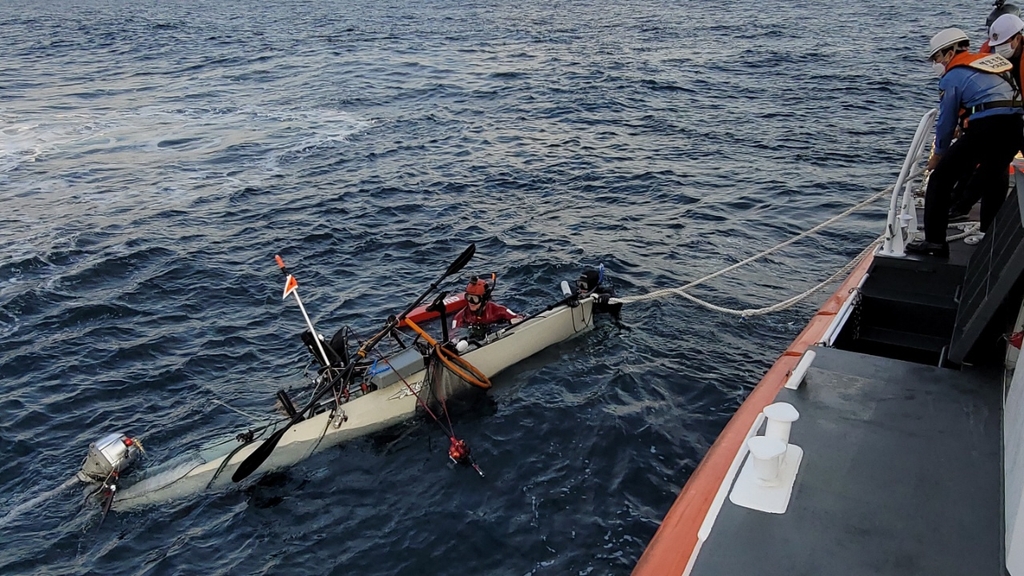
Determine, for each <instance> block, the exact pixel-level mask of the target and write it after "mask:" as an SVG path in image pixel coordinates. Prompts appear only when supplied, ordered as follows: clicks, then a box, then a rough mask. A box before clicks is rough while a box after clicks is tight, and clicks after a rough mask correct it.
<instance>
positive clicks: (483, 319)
mask: <svg viewBox="0 0 1024 576" xmlns="http://www.w3.org/2000/svg"><path fill="white" fill-rule="evenodd" d="M493 289H494V287H493V286H491V285H489V284H488V283H487V282H485V281H483V280H481V279H480V278H477V277H476V276H473V277H472V278H470V280H469V284H468V285H467V286H466V307H465V308H463V309H462V310H459V313H458V314H456V315H455V318H454V319H453V320H452V328H459V327H462V326H469V327H473V328H486V327H489V326H491V325H493V324H497V323H506V322H511V323H515V322H518V321H520V320H522V316H520V315H518V314H516V313H515V312H513V311H511V310H509V309H508V308H506V307H504V306H502V305H501V304H496V303H494V302H492V301H491V291H492V290H493Z"/></svg>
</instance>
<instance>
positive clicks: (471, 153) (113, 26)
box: [0, 0, 989, 575]
mask: <svg viewBox="0 0 1024 576" xmlns="http://www.w3.org/2000/svg"><path fill="white" fill-rule="evenodd" d="M988 9H989V6H988V5H987V4H985V3H981V2H966V0H958V1H956V2H953V3H951V4H948V6H947V7H946V8H941V9H940V8H939V7H937V6H936V5H934V4H933V3H925V2H921V1H919V0H912V1H909V2H900V3H896V5H894V6H878V5H873V4H865V3H857V2H852V3H836V4H832V5H822V4H821V3H817V2H792V1H780V0H766V1H765V2H759V3H749V4H738V3H721V2H709V1H703V0H691V1H683V2H666V1H653V0H652V1H632V0H627V1H615V2H613V1H608V0H597V1H595V2H590V3H570V2H560V1H558V0H555V1H544V2H537V1H533V0H526V1H523V2H515V3H505V2H492V1H490V0H479V1H467V2H458V3H445V2H433V1H427V2H394V1H391V2H365V1H362V0H353V1H349V2H332V1H327V0H313V1H308V2H296V1H283V2H247V1H240V0H218V1H217V2H211V1H206V0H201V1H196V2H184V1H168V2H150V1H144V2H131V3H128V2H117V1H109V2H105V1H101V0H82V1H78V2H71V1H62V0H54V1H46V2H42V1H7V2H3V3H0V39H2V40H0V58H2V60H0V61H2V62H3V64H2V66H0V201H2V203H0V246H3V249H2V250H0V416H2V418H0V518H2V519H3V520H0V542H2V546H0V573H3V574H99V573H102V574H282V573H289V574H324V573H332V574H389V575H390V574H408V575H412V574H502V575H504V574H508V575H522V574H558V575H562V574H579V575H586V574H627V573H628V572H629V571H630V569H631V567H632V566H633V564H634V563H635V562H636V560H637V558H638V557H639V556H640V554H641V553H642V551H643V549H644V547H645V545H646V543H647V542H648V540H649V539H650V537H651V536H652V535H653V534H654V531H655V529H656V528H657V525H658V522H659V521H660V519H661V517H662V516H663V514H664V513H665V511H666V510H667V509H668V507H669V506H670V504H671V503H672V501H673V500H674V498H675V495H676V493H677V491H678V489H679V488H680V487H681V486H682V484H683V483H684V482H685V481H686V479H687V477H688V475H689V474H690V473H691V472H692V470H693V468H694V467H695V466H696V464H697V462H698V461H699V459H700V457H701V455H702V454H703V453H704V452H705V451H706V450H707V448H708V446H709V445H710V444H711V442H713V441H714V438H715V436H716V434H717V433H718V431H719V430H720V429H721V428H722V427H723V426H724V425H725V423H726V421H727V420H728V418H729V416H730V415H731V413H732V412H733V411H734V410H735V408H736V406H737V405H738V403H739V402H740V401H741V399H742V398H743V397H744V396H745V395H746V393H747V392H748V391H749V390H750V389H751V387H752V386H753V385H754V384H755V383H756V382H757V381H758V380H759V379H760V377H761V375H762V373H763V372H764V371H765V369H767V367H768V366H769V365H770V364H771V362H772V361H773V360H774V358H775V357H776V356H777V355H778V354H779V353H780V352H781V351H782V349H783V348H784V347H785V346H786V344H787V343H788V342H789V341H790V340H791V339H792V338H793V337H794V336H795V335H796V334H797V333H798V332H799V331H800V329H801V328H802V327H803V325H804V323H805V322H806V320H807V319H808V318H809V316H810V315H811V314H812V313H813V311H814V309H816V308H817V306H818V305H819V304H820V303H821V301H822V300H824V298H825V297H826V296H827V294H820V295H818V296H817V297H815V298H812V299H811V300H810V301H808V302H806V303H803V304H801V305H799V306H797V307H795V308H793V309H791V310H789V311H786V312H782V313H779V314H776V315H772V316H767V317H759V318H754V319H748V320H739V319H737V318H734V317H731V316H725V315H722V314H719V313H715V312H709V311H707V310H704V309H702V308H698V307H696V306H694V305H692V304H690V303H688V302H686V301H684V300H682V299H679V298H675V299H662V300H654V301H649V302H644V303H636V304H631V305H629V306H627V307H626V308H625V309H624V317H623V319H624V321H625V323H626V324H628V325H630V326H631V327H632V328H633V329H632V330H622V329H618V328H615V327H614V326H612V325H610V324H608V323H605V324H604V325H602V326H600V327H599V328H598V329H597V330H595V331H594V332H592V333H589V334H587V335H584V336H582V337H580V338H577V339H575V340H572V341H569V342H567V343H564V344H562V345H560V346H557V347H555V348H553V349H550V350H548V351H546V352H544V353H542V354H540V355H539V356H537V357H535V358H532V359H530V360H528V361H526V362H524V363H522V364H520V365H517V366H516V367H514V368H512V369H510V370H508V371H506V372H505V373H503V374H501V375H500V376H498V377H497V378H496V379H495V388H494V389H493V390H492V392H491V394H490V397H491V399H492V400H493V403H492V405H491V406H490V407H489V408H487V409H482V410H476V411H471V412H469V413H467V414H464V415H462V416H460V417H459V418H457V421H456V423H455V427H456V431H457V432H458V433H459V434H460V435H461V436H462V437H463V438H465V439H466V440H467V441H468V442H469V443H470V445H471V446H472V447H473V449H474V454H475V455H476V457H477V460H478V462H479V463H480V465H481V466H482V467H483V469H484V470H485V471H486V472H487V477H486V478H485V479H480V478H478V477H476V476H475V475H474V474H473V473H472V472H471V471H469V470H466V469H450V468H449V467H448V466H446V455H445V452H444V442H443V441H444V439H443V437H441V436H440V434H439V433H438V432H437V431H436V429H435V428H433V427H431V426H430V425H429V424H428V423H419V424H416V425H413V426H410V427H406V428H404V429H402V430H400V431H397V432H396V434H392V435H391V438H390V439H389V438H374V439H364V440H359V441H355V442H352V443H350V444H348V445H345V446H343V447H341V448H336V449H331V450H329V451H327V452H326V453H323V454H320V455H317V456H315V457H313V458H312V459H310V460H308V461H306V462H305V463H303V464H301V465H299V466H297V467H295V468H293V469H291V470H288V471H287V472H285V473H283V474H277V475H274V476H272V477H270V478H266V479H264V480H262V481H259V482H255V483H250V484H248V485H246V486H244V487H243V488H241V489H234V490H229V491H222V492H212V493H203V494H198V495H196V496H194V497H190V498H186V499H183V500H179V501H174V502H172V503H170V504H167V505H161V506H153V507H148V508H144V509H141V510H137V511H132V512H125V513H116V512H115V513H112V514H111V516H110V517H108V518H107V519H106V521H105V522H104V523H103V524H102V525H100V526H98V527H97V524H98V521H99V514H98V511H97V510H95V509H94V508H93V507H89V506H87V507H85V508H84V509H83V508H82V506H81V502H82V490H81V488H79V487H76V488H71V489H67V490H63V491H58V492H57V493H56V494H54V495H52V496H47V497H44V498H38V501H37V503H36V504H35V505H32V506H26V503H28V502H30V501H31V500H32V499H33V498H36V497H39V496H41V495H44V494H45V493H46V492H47V491H51V490H54V489H56V488H57V487H59V486H61V485H62V484H63V483H64V482H65V481H66V480H67V479H69V478H70V477H71V476H72V475H73V474H74V473H75V471H76V470H77V469H78V466H79V464H80V462H81V459H82V457H83V456H84V455H85V451H86V449H87V446H88V444H89V442H91V441H93V440H96V439H97V438H98V437H99V436H101V435H103V434H104V433H106V432H109V431H113V430H124V431H126V432H128V433H130V434H132V435H135V436H140V437H141V438H143V440H144V442H145V445H146V447H147V449H148V462H149V463H151V464H152V463H159V462H161V461H166V460H168V459H170V458H172V457H174V456H176V455H179V454H182V453H184V452H186V451H187V450H188V449H190V448H191V447H194V446H196V445H198V444H200V443H202V442H203V441H205V440H206V439H209V438H216V437H218V436H223V435H231V434H234V433H235V432H237V431H239V430H243V429H245V428H246V427H247V426H248V425H250V424H251V421H250V420H249V419H247V418H246V417H244V416H241V415H240V414H239V413H238V412H235V411H231V410H228V409H227V408H225V407H224V406H223V404H221V403H220V402H224V403H227V404H229V405H231V406H233V407H235V408H237V409H238V410H241V411H244V412H247V413H250V414H253V415H256V416H260V417H265V416H268V415H270V414H271V408H270V407H271V404H272V402H273V394H274V392H275V391H276V390H277V389H279V388H287V387H297V386H301V385H302V383H303V380H302V368H303V366H304V362H305V356H304V352H303V350H302V348H301V344H300V343H299V341H298V339H297V334H298V333H299V332H300V331H301V330H302V328H303V323H302V322H303V321H302V317H301V315H300V313H299V311H298V310H297V308H296V307H295V305H294V303H293V302H291V301H287V302H282V301H281V299H280V293H281V288H282V285H281V277H280V275H279V273H278V271H277V269H276V267H275V266H274V263H273V260H272V258H273V255H274V254H275V253H280V254H282V255H283V256H284V257H285V258H286V260H287V261H288V263H289V264H290V266H291V267H292V269H293V271H294V272H295V273H296V274H297V275H298V277H299V281H300V283H301V294H302V296H303V299H304V301H305V302H306V305H307V307H308V309H309V311H310V313H311V315H312V316H313V318H314V320H315V321H316V322H317V324H318V326H319V327H320V328H321V331H323V332H326V333H329V334H330V333H333V332H334V330H336V329H337V328H340V327H341V325H342V324H346V323H347V324H351V325H352V326H353V327H354V328H356V329H358V330H361V331H362V332H363V333H364V334H365V333H369V332H370V331H371V329H373V328H375V327H377V326H378V325H379V322H380V320H382V319H383V317H384V316H386V315H387V314H389V313H394V312H397V311H400V310H401V309H403V308H405V306H407V305H408V304H409V303H410V302H411V301H412V300H414V299H415V297H416V296H418V295H419V293H420V292H422V291H423V290H424V289H425V287H426V286H427V285H428V284H429V283H430V282H431V281H432V280H434V279H435V278H436V277H437V275H438V274H439V273H440V272H441V271H442V270H443V269H444V267H445V266H446V265H447V263H448V262H450V261H451V260H452V259H453V258H454V257H455V256H456V255H457V254H458V253H459V252H460V251H461V250H462V249H463V248H465V247H466V245H468V244H469V243H470V242H475V243H476V244H477V256H476V257H475V259H474V261H473V262H472V263H471V265H470V266H469V267H468V268H467V269H466V271H465V272H466V274H462V275H460V277H459V278H457V279H453V281H452V282H451V283H450V284H449V285H448V287H452V288H457V287H458V285H460V284H462V283H463V282H464V280H465V276H466V275H467V274H468V273H471V272H490V271H492V270H494V271H498V272H499V275H500V279H499V288H498V294H499V300H500V301H502V302H504V303H506V304H508V305H510V306H512V307H513V308H515V309H519V310H524V311H530V310H536V309H540V308H543V307H544V306H545V305H547V304H549V303H550V302H552V301H553V300H554V299H556V298H557V296H558V294H559V292H558V288H557V286H558V282H559V281H561V280H572V279H573V278H575V277H576V275H577V274H578V273H579V271H580V270H581V268H582V267H584V266H596V265H597V264H598V263H604V264H605V266H606V267H607V269H608V274H609V277H610V279H611V281H612V283H613V284H614V286H615V288H616V289H617V290H618V292H619V293H620V294H622V295H639V294H645V293H648V292H650V291H652V290H656V289H661V288H667V287H671V286H679V285H682V284H685V283H686V282H688V281H691V280H694V279H696V278H699V277H702V276H704V275H706V274H708V273H711V272H714V271H716V270H718V269H720V268H722V267H724V266H727V265H729V264H732V263H734V262H736V261H738V260H740V259H743V258H745V257H747V256H750V255H751V254H754V253H756V252H758V251H760V250H763V249H765V248H768V247H770V246H773V245H775V244H777V243H779V242H781V241H783V240H785V239H788V238H790V237H791V236H792V235H794V234H796V233H798V232H800V231H801V230H804V229H806V228H808V227H810V226H813V225H815V224H818V223H819V222H821V221H823V220H825V219H826V218H828V217H830V216H832V215H834V214H836V213H838V212H840V211H842V210H843V209H845V208H846V207H848V206H850V205H852V204H854V203H856V202H858V201H860V200H862V199H864V198H867V197H868V196H870V195H871V194H873V193H874V192H876V191H878V190H881V189H882V188H884V187H886V186H887V185H889V184H891V183H892V181H894V180H895V176H896V173H897V171H898V166H899V163H900V162H901V161H902V158H903V155H904V153H905V150H906V147H907V146H908V145H909V142H910V139H911V136H912V133H913V130H914V128H915V126H916V124H917V122H918V120H919V119H920V117H921V115H922V114H923V113H924V112H925V111H926V110H927V108H928V107H929V106H930V105H931V104H932V101H933V99H934V97H935V79H934V78H932V77H931V76H930V70H929V68H928V65H927V64H926V63H925V62H924V60H923V58H924V53H925V46H926V45H927V40H928V38H929V37H930V36H931V34H933V33H934V32H935V31H937V30H938V29H940V28H942V27H945V26H947V25H950V24H957V25H960V26H962V27H963V28H965V29H966V30H967V31H968V32H969V33H970V34H972V36H974V37H980V33H981V30H980V28H981V26H982V25H983V23H984V19H985V15H986V14H987V11H988ZM979 39H980V38H979ZM884 210H885V206H884V203H880V204H879V205H878V206H877V207H876V209H875V210H867V211H864V212H862V213H858V214H856V215H855V216H853V217H851V218H849V219H846V220H844V221H842V222H841V223H840V224H838V225H836V226H835V227H833V228H831V229H829V230H828V231H826V232H823V233H821V234H819V235H817V236H815V237H814V238H813V239H810V240H806V241H801V242H800V243H798V244H796V245H794V246H792V247H790V248H789V249H787V250H786V251H785V252H783V253H781V254H778V255H774V256H772V257H771V258H769V259H767V260H765V261H762V262H759V263H756V264H754V265H751V266H749V267H747V268H744V269H742V270H739V271H737V272H735V273H733V274H730V275H728V276H725V277H722V278H719V279H716V280H714V281H713V282H711V283H710V284H708V285H707V286H704V287H702V288H700V289H697V290H695V293H697V294H699V295H701V296H703V297H706V298H708V299H710V300H713V301H715V302H717V303H719V304H722V305H726V306H732V307H740V308H745V307H757V306H763V305H767V304H771V303H774V302H777V301H779V300H782V299H784V298H786V297H789V296H791V295H793V294H796V293H798V292H800V291H802V290H804V289H806V288H808V287H810V286H813V285H814V284H816V283H817V282H819V281H821V280H822V279H824V278H825V277H827V276H828V275H829V274H831V273H832V272H833V271H834V270H836V269H837V268H839V267H840V266H842V265H844V264H845V263H847V262H848V261H849V259H850V258H851V257H853V256H854V255H856V254H857V253H858V252H859V251H860V250H861V248H862V247H863V246H864V245H865V244H866V243H867V242H868V241H870V240H871V239H873V238H874V237H876V236H877V235H878V234H880V233H881V230H882V226H881V222H882V218H883V213H884ZM396 436H398V437H399V439H398V441H394V442H390V441H389V440H393V438H394V437H396Z"/></svg>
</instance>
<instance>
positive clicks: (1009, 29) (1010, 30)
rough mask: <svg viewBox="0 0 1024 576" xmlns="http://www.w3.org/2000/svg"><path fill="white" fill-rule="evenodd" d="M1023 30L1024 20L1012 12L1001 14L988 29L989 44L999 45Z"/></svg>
mask: <svg viewBox="0 0 1024 576" xmlns="http://www.w3.org/2000/svg"><path fill="white" fill-rule="evenodd" d="M1021 30H1024V20H1021V19H1020V17H1019V16H1014V15H1013V14H1003V15H1002V16H1000V17H999V18H996V21H995V22H993V23H992V27H991V28H989V29H988V43H989V46H999V45H1000V44H1005V43H1007V42H1009V41H1010V38H1013V37H1014V36H1016V35H1017V34H1020V32H1021Z"/></svg>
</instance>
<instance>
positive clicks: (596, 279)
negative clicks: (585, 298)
mask: <svg viewBox="0 0 1024 576" xmlns="http://www.w3.org/2000/svg"><path fill="white" fill-rule="evenodd" d="M600 283H601V274H600V273H599V272H598V271H597V270H594V269H591V268H587V269H586V270H584V271H583V273H582V274H580V278H579V280H577V281H576V287H577V288H579V289H580V292H582V293H584V294H586V293H589V292H593V291H594V290H596V289H597V286H598V284H600Z"/></svg>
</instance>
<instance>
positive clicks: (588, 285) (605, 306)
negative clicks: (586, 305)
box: [576, 264, 622, 326]
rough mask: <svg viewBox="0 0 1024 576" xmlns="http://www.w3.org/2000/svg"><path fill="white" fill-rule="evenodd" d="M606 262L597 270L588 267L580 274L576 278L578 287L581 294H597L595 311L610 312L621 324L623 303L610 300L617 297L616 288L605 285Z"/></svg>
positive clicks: (616, 321)
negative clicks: (620, 315)
mask: <svg viewBox="0 0 1024 576" xmlns="http://www.w3.org/2000/svg"><path fill="white" fill-rule="evenodd" d="M603 282H604V264H602V265H600V266H598V269H597V270H594V269H593V268H587V269H586V270H584V271H583V273H582V274H580V277H579V279H578V280H576V289H577V290H578V294H579V296H581V297H583V296H591V295H593V296H596V297H597V298H596V301H595V302H594V312H601V313H604V314H608V315H609V316H611V317H612V320H614V321H615V323H616V324H618V325H620V326H621V323H620V322H619V314H620V313H621V312H622V303H621V302H617V303H614V304H612V303H611V302H609V300H610V299H612V298H614V297H615V290H614V289H613V288H612V287H610V286H604V285H603Z"/></svg>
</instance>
